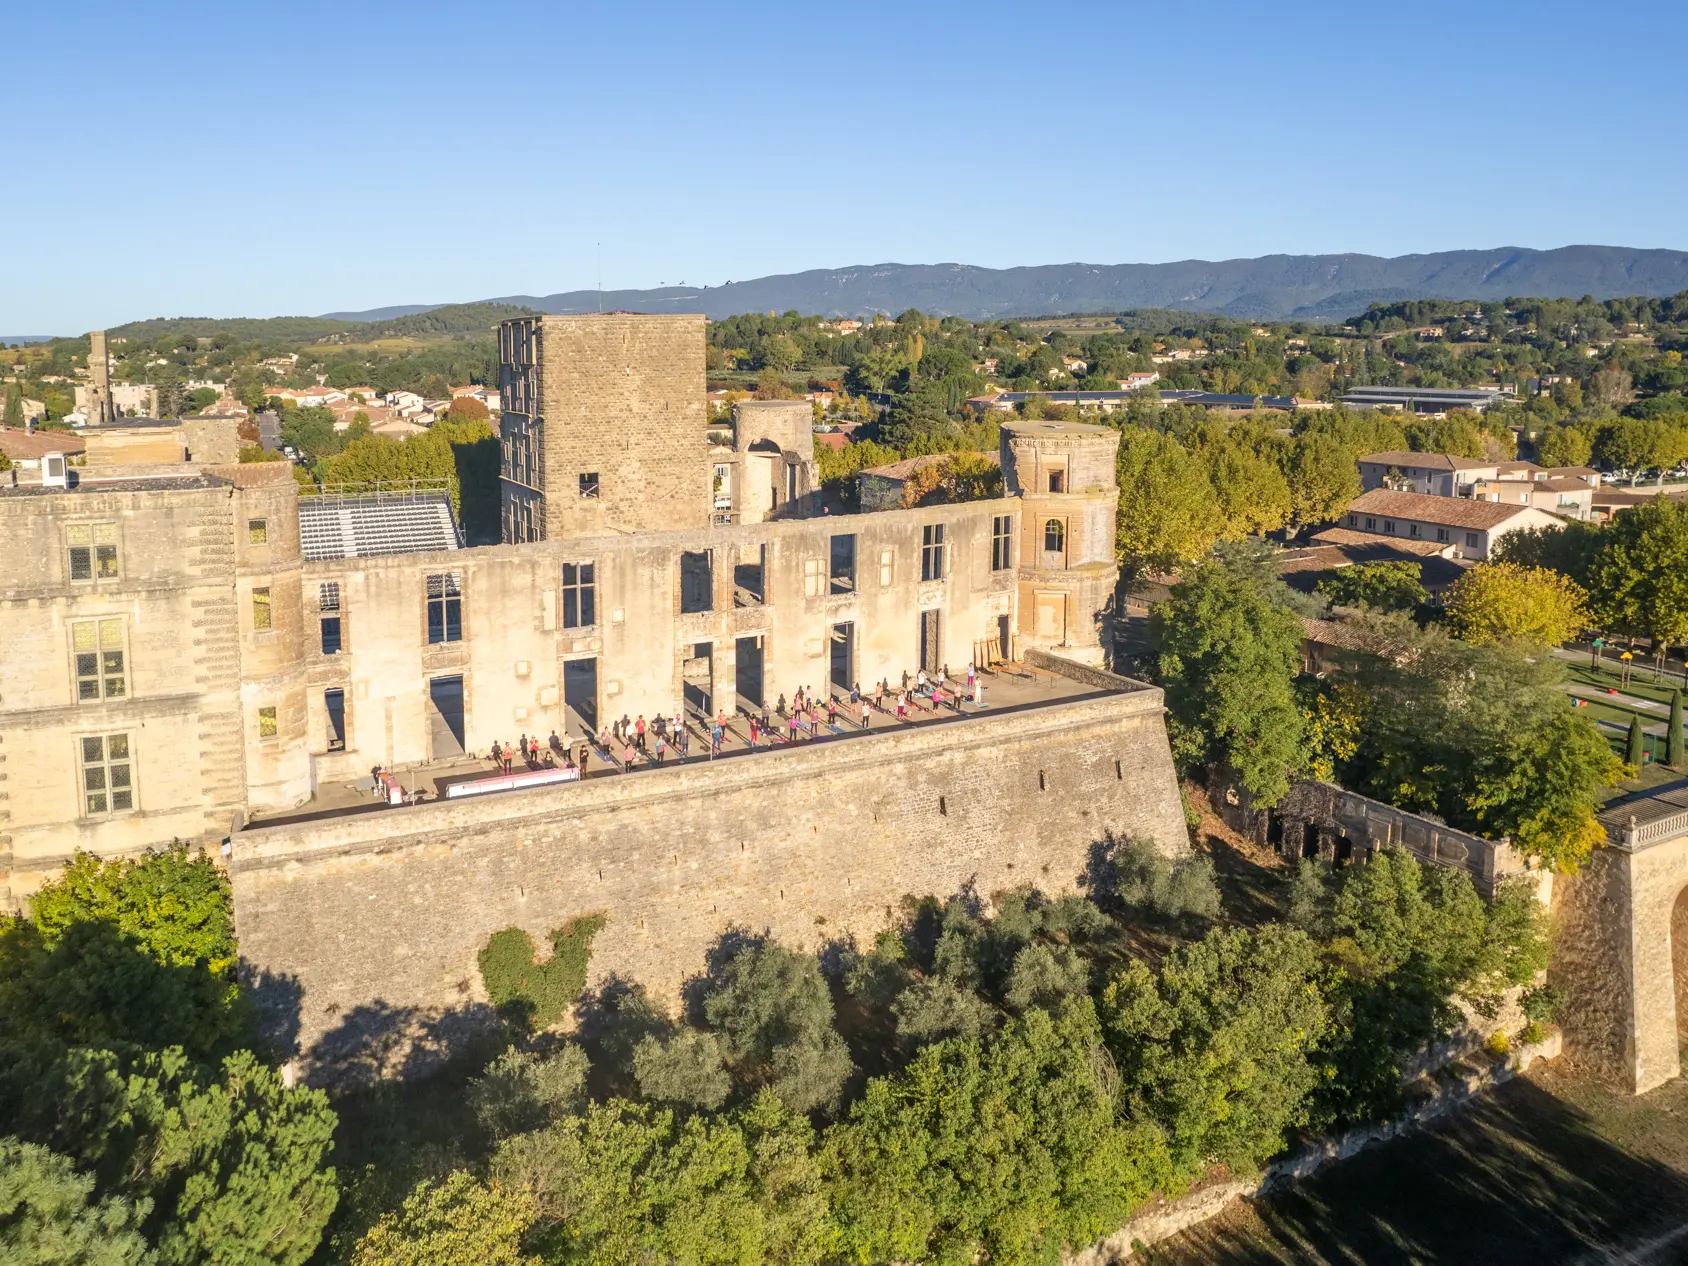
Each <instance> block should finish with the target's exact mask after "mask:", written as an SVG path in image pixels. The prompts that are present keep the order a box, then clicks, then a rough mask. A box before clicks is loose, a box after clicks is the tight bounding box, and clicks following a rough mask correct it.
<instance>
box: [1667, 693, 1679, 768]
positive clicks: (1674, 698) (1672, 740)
mask: <svg viewBox="0 0 1688 1266" xmlns="http://www.w3.org/2000/svg"><path fill="white" fill-rule="evenodd" d="M1665 763H1666V764H1667V765H1669V766H1670V767H1671V768H1672V769H1681V768H1682V692H1681V691H1680V690H1673V691H1671V692H1670V730H1669V731H1668V733H1667V734H1666V735H1665Z"/></svg>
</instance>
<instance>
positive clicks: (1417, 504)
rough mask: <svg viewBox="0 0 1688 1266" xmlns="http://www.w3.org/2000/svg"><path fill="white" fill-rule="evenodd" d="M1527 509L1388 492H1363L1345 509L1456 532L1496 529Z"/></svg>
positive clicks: (1379, 490)
mask: <svg viewBox="0 0 1688 1266" xmlns="http://www.w3.org/2000/svg"><path fill="white" fill-rule="evenodd" d="M1529 509H1530V507H1529V506H1521V505H1508V504H1506V503H1503V502H1500V501H1473V500H1470V499H1469V498H1466V497H1430V496H1426V495H1425V494H1423V493H1421V492H1392V491H1390V490H1389V489H1387V488H1373V489H1372V490H1371V491H1370V492H1363V493H1361V494H1360V495H1359V496H1358V497H1356V498H1354V500H1353V501H1351V502H1350V503H1349V505H1348V513H1350V514H1373V515H1384V516H1386V517H1388V518H1391V519H1413V520H1416V521H1418V522H1419V523H1435V524H1438V525H1440V526H1443V527H1457V528H1496V527H1499V526H1500V525H1501V524H1502V523H1505V522H1506V521H1507V520H1508V519H1511V518H1513V517H1515V516H1517V515H1520V514H1525V513H1527V512H1528V511H1529Z"/></svg>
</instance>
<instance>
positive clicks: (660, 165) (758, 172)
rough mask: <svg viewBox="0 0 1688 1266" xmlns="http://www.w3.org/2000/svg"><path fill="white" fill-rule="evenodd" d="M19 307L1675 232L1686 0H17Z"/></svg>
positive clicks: (210, 307) (1684, 147) (13, 230)
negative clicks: (1452, 0)
mask: <svg viewBox="0 0 1688 1266" xmlns="http://www.w3.org/2000/svg"><path fill="white" fill-rule="evenodd" d="M0 29H3V35H0V42H3V43H4V44H5V45H7V46H8V47H7V51H6V53H5V56H4V58H3V61H0V119H3V120H4V122H5V124H6V136H7V140H8V142H9V144H8V145H7V147H6V148H7V161H6V163H5V167H6V172H7V174H6V176H5V177H4V178H3V179H0V334H33V333H58V332H73V331H79V330H83V329H87V328H89V327H91V326H94V325H104V324H116V323H118V322H121V321H125V320H130V319H134V318H139V317H146V316H158V315H166V316H169V315H216V316H236V315H245V316H269V315H277V314H289V313H320V312H326V311H331V310H336V309H356V308H366V307H375V306H380V305H385V304H394V303H426V302H446V301H454V300H468V299H476V298H483V297H487V296H490V295H499V294H511V293H528V294H548V293H552V292H555V291H559V290H567V289H576V288H586V287H590V286H592V285H594V284H595V283H596V281H597V270H596V263H595V243H598V242H600V241H601V242H602V243H603V281H604V284H605V286H606V287H611V288H615V287H629V286H651V285H657V284H659V283H664V282H667V283H677V282H681V281H685V282H688V283H691V284H694V285H697V284H704V283H707V284H719V283H720V282H722V281H725V280H728V279H744V278H749V277H755V276H760V275H763V274H767V273H774V272H789V271H798V270H801V269H806V268H819V267H833V266H841V265H846V264H856V263H876V262H880V261H885V260H895V261H898V262H904V263H933V262H940V261H948V260H956V261H962V262H967V263H973V264H980V265H986V266H991V267H1002V266H1008V265H1014V264H1040V263H1059V262H1065V261H1070V260H1083V261H1087V262H1092V263H1125V262H1136V261H1149V262H1154V261H1162V260H1171V259H1183V258H1190V257H1201V258H1210V259H1220V258H1231V257H1238V256H1249V255H1261V254H1269V253H1277V252H1288V253H1315V252H1327V251H1364V252H1370V253H1375V254H1383V255H1398V254H1405V253H1411V252H1421V251H1433V250H1443V249H1451V248H1458V247H1489V246H1501V245H1517V246H1534V247H1552V246H1561V245H1567V244H1571V243H1601V244H1608V245H1623V246H1665V247H1675V248H1688V211H1685V209H1684V208H1685V206H1688V196H1685V195H1688V144H1685V141H1684V136H1685V135H1688V132H1685V129H1684V119H1685V117H1688V116H1685V112H1684V111H1685V107H1684V105H1683V102H1682V97H1681V91H1682V87H1681V85H1682V77H1681V58H1682V56H1683V50H1684V48H1685V47H1688V5H1685V4H1684V3H1682V0H1651V2H1649V0H1642V2H1641V3H1636V4H1630V5H1616V4H1605V5H1589V4H1586V3H1578V4H1571V3H1560V2H1558V0H1542V2H1539V3H1517V4H1485V3H1482V2H1481V0H1476V2H1472V0H1466V2H1465V3H1459V4H1444V3H1437V2H1436V0H1418V2H1416V3H1411V4H1387V5H1385V4H1373V3H1354V2H1353V0H1346V2H1344V3H1322V2H1314V3H1301V4H1261V3H1254V4H1243V3H1235V2H1227V0H1210V2H1209V3H1207V4H1168V3H1166V2H1165V0H1156V2H1155V3H1153V4H1135V3H1127V2H1117V3H1105V4H1094V5H1072V6H1063V5H1026V4H1014V5H994V4H980V3H970V4H959V3H953V4H948V3H946V4H919V3H907V2H906V0H905V2H904V3H900V4H883V5H882V4H876V3H863V2H850V3H834V4H817V3H801V2H799V3H792V2H791V0H786V2H785V3H780V4H777V5H765V6H764V5H757V4H745V3H740V4H736V5H709V4H695V3H693V4H667V3H662V4H645V5H640V4H636V3H626V2H625V0H624V2H623V3H596V4H590V5H587V4H568V3H533V2H530V0H501V2H500V3H496V4H465V3H452V4H439V3H430V2H428V0H421V2H412V3H404V4H399V3H391V4H368V3H359V2H358V0H341V2H340V3H335V4H319V3H316V2H315V0H307V2H305V3H291V4H286V5H262V4H254V3H250V2H248V0H241V2H238V3H231V2H229V0H215V2H213V3H199V4H189V3H176V2H172V0H161V2H160V3H154V4H145V5H143V4H134V3H130V2H127V0H125V2H123V3H118V2H117V0H84V2H83V3H68V2H64V3H60V2H57V0H47V2H35V3H20V4H17V5H13V6H10V8H9V10H8V13H7V17H6V19H5V22H4V26H3V28H0Z"/></svg>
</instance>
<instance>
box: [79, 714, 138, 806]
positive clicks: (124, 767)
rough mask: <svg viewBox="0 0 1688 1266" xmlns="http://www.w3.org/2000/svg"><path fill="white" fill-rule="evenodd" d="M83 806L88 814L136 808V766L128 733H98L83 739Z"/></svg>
mask: <svg viewBox="0 0 1688 1266" xmlns="http://www.w3.org/2000/svg"><path fill="white" fill-rule="evenodd" d="M81 748H82V807H83V811H84V812H85V813H86V814H87V815H88V816H89V817H98V816H102V815H105V814H110V813H127V812H128V811H129V810H131V809H133V808H134V807H135V786H134V775H133V766H132V765H131V763H130V757H129V736H128V735H127V734H99V735H92V736H90V737H88V738H84V739H82V740H81Z"/></svg>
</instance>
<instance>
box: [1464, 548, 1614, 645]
mask: <svg viewBox="0 0 1688 1266" xmlns="http://www.w3.org/2000/svg"><path fill="white" fill-rule="evenodd" d="M1445 601H1446V606H1447V612H1448V626H1449V628H1450V629H1451V630H1452V632H1453V634H1454V636H1455V637H1459V638H1463V639H1464V640H1465V641H1467V642H1473V643H1476V644H1478V645H1486V644H1489V643H1495V642H1500V643H1507V644H1512V645H1518V646H1527V647H1535V648H1542V649H1545V648H1548V647H1553V646H1558V645H1560V644H1562V643H1564V642H1567V641H1569V640H1570V639H1571V638H1573V637H1575V636H1576V635H1577V634H1578V633H1580V632H1581V631H1582V630H1583V629H1584V628H1586V627H1587V625H1588V622H1589V614H1588V605H1587V595H1585V594H1584V593H1583V591H1582V589H1581V588H1579V587H1578V585H1577V584H1576V582H1574V581H1572V580H1570V579H1568V578H1567V577H1565V576H1562V575H1560V574H1559V573H1558V572H1556V571H1550V570H1548V569H1547V568H1545V567H1519V566H1518V565H1516V564H1514V563H1484V564H1481V565H1479V566H1477V567H1473V568H1472V569H1471V570H1470V571H1468V572H1466V573H1465V574H1464V575H1462V576H1461V577H1460V578H1459V579H1458V580H1456V581H1455V582H1454V583H1453V585H1452V586H1451V587H1450V588H1449V589H1448V593H1447V596H1446V599H1445Z"/></svg>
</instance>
